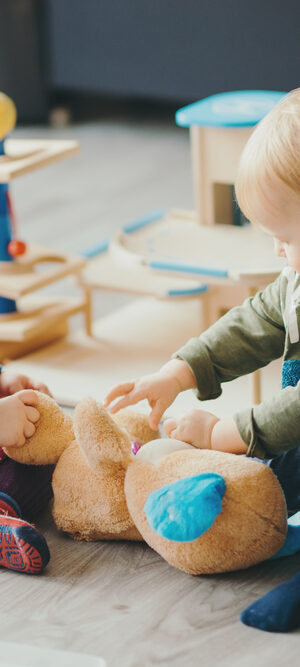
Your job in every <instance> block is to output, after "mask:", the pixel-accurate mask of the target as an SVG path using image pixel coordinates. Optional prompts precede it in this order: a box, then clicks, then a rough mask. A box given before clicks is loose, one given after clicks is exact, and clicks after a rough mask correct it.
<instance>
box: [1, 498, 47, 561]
mask: <svg viewBox="0 0 300 667" xmlns="http://www.w3.org/2000/svg"><path fill="white" fill-rule="evenodd" d="M20 514H21V512H20V508H19V506H18V504H17V503H16V502H15V500H13V498H11V497H10V496H7V495H6V494H5V493H0V566H2V567H6V568H8V569H9V570H15V571H16V572H24V573H26V574H39V573H40V572H42V570H43V569H44V567H46V565H47V563H48V562H49V560H50V553H49V549H48V545H47V542H46V540H45V538H44V536H43V535H42V534H41V533H39V532H38V531H37V530H36V529H35V528H34V526H32V525H31V524H30V523H28V522H27V521H23V520H22V519H20Z"/></svg>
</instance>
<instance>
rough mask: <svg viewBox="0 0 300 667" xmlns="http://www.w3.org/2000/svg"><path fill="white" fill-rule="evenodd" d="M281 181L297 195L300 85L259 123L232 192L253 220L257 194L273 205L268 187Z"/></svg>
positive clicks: (272, 187) (299, 170)
mask: <svg viewBox="0 0 300 667" xmlns="http://www.w3.org/2000/svg"><path fill="white" fill-rule="evenodd" d="M280 183H281V184H283V185H285V186H287V187H288V188H289V189H290V190H291V191H292V192H294V193H296V194H297V195H298V196H299V197H300V88H297V89H296V90H292V91H291V92H290V93H288V94H287V95H285V96H284V97H283V98H282V100H281V101H280V102H279V103H278V104H277V105H276V106H275V107H274V108H273V109H272V110H271V111H270V112H269V113H268V114H267V116H265V118H263V119H262V120H261V121H260V123H258V125H257V126H256V128H255V130H254V132H253V133H252V134H251V137H250V139H249V140H248V142H247V144H246V146H245V148H244V151H243V153H242V156H241V160H240V164H239V169H238V175H237V179H236V183H235V193H236V198H237V202H238V204H239V207H240V208H241V210H242V211H243V213H244V215H245V216H246V217H247V218H248V219H249V220H252V221H253V222H254V221H256V216H255V210H256V206H255V203H256V202H257V198H258V200H259V201H260V202H261V201H264V202H265V203H266V205H267V206H268V205H269V207H271V208H272V201H271V199H270V191H272V190H274V188H278V186H279V184H280ZM266 190H267V192H268V194H267V192H266Z"/></svg>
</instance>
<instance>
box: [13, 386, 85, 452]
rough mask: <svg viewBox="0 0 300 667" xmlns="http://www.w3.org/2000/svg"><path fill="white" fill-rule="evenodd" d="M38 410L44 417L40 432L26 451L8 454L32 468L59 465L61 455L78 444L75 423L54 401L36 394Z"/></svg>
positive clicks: (22, 449)
mask: <svg viewBox="0 0 300 667" xmlns="http://www.w3.org/2000/svg"><path fill="white" fill-rule="evenodd" d="M36 394H37V396H38V403H37V406H36V407H37V410H38V411H39V413H40V418H39V421H38V422H37V423H36V425H35V426H36V431H35V433H34V434H33V435H32V436H31V438H28V439H27V440H26V444H25V445H24V446H23V447H9V448H8V449H6V450H5V453H6V454H7V456H9V458H11V459H14V461H18V462H19V463H26V464H28V465H44V464H48V463H56V461H58V459H59V457H60V455H61V454H62V452H63V451H64V449H66V447H68V446H69V444H70V443H71V442H72V440H74V433H73V422H72V418H71V417H70V415H67V414H65V412H63V410H62V409H61V408H60V407H59V405H57V403H56V402H55V401H54V399H53V398H50V396H47V395H46V394H41V393H40V392H38V391H37V392H36Z"/></svg>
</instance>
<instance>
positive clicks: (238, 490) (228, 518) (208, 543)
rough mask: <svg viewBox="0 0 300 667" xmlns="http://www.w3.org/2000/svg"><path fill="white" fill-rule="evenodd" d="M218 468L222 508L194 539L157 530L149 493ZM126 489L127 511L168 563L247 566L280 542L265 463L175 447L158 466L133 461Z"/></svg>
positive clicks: (196, 567) (199, 570)
mask: <svg viewBox="0 0 300 667" xmlns="http://www.w3.org/2000/svg"><path fill="white" fill-rule="evenodd" d="M208 471H209V472H216V473H219V474H221V475H222V476H223V477H224V479H225V482H226V492H225V495H224V498H223V505H222V512H221V514H219V515H218V516H217V518H216V520H215V522H214V524H213V525H212V527H211V528H210V530H208V531H207V532H206V533H204V534H203V535H202V536H201V537H199V538H198V539H196V540H194V541H193V542H188V543H187V542H186V543H178V542H173V541H170V540H166V539H165V538H162V537H160V536H159V535H157V533H156V532H155V531H153V530H152V529H151V528H150V526H149V524H148V521H147V518H146V516H145V513H144V504H145V502H146V500H147V498H148V495H149V494H150V493H151V492H152V491H153V490H154V489H158V488H160V487H161V486H163V485H164V484H168V483H170V482H173V481H176V480H178V479H181V478H183V477H187V476H190V475H195V474H198V473H201V472H208ZM125 494H126V498H127V504H128V508H129V511H130V514H131V516H132V518H133V520H134V522H135V524H136V526H137V528H138V529H139V531H140V533H141V534H142V535H143V537H144V539H145V540H146V542H147V543H148V544H149V545H150V546H151V547H152V548H153V549H155V551H157V552H158V553H160V554H161V555H162V556H163V558H165V560H167V561H168V562H169V563H171V565H174V566H175V567H178V568H179V569H182V570H184V571H185V572H189V573H191V574H206V573H216V572H225V571H229V570H237V569H241V568H246V567H249V566H251V565H254V564H255V563H258V562H260V561H262V560H264V559H266V558H269V557H270V556H272V555H273V554H275V553H276V552H277V551H278V550H279V549H280V547H281V546H282V544H283V543H284V540H285V536H286V530H287V522H286V505H285V501H284V496H283V493H282V490H281V488H280V485H279V483H278V481H277V479H276V477H275V475H274V474H273V473H272V471H271V470H270V468H268V467H267V466H265V465H263V464H262V463H258V462H256V461H252V460H249V459H247V458H246V457H242V456H236V455H234V454H224V453H223V452H211V451H209V450H194V451H193V450H188V451H180V452H176V453H174V454H170V455H168V456H166V457H165V458H164V459H163V460H162V461H161V462H160V463H159V465H158V466H153V465H152V464H150V463H146V462H145V463H144V462H142V461H141V462H138V461H136V462H135V463H134V464H133V465H131V466H130V467H129V469H128V471H127V474H126V479H125Z"/></svg>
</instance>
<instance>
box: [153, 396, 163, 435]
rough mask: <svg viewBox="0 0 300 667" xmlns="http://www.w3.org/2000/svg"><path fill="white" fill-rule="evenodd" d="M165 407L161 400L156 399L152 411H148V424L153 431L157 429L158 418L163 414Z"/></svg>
mask: <svg viewBox="0 0 300 667" xmlns="http://www.w3.org/2000/svg"><path fill="white" fill-rule="evenodd" d="M165 408H166V406H165V405H164V404H163V403H162V402H161V401H157V402H156V403H155V406H154V408H153V410H152V412H151V413H150V417H149V426H150V428H152V429H153V431H156V430H157V429H158V427H159V422H160V420H161V418H162V416H163V413H164V411H165Z"/></svg>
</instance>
